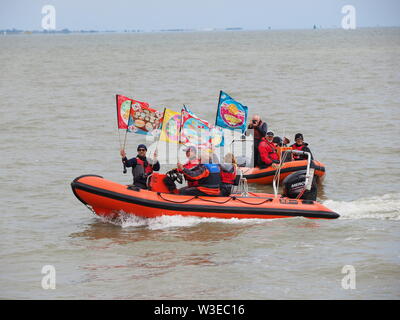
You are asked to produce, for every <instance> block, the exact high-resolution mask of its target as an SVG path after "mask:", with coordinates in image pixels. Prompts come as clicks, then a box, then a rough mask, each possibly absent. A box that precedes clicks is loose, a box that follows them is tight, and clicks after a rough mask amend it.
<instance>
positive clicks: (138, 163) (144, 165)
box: [120, 144, 160, 189]
mask: <svg viewBox="0 0 400 320" xmlns="http://www.w3.org/2000/svg"><path fill="white" fill-rule="evenodd" d="M137 151H138V154H137V156H136V157H134V158H132V159H129V160H128V158H127V157H126V153H125V150H123V149H122V150H121V151H120V154H121V157H122V162H123V164H124V165H125V166H126V167H127V168H130V167H132V175H133V185H134V186H136V187H138V188H140V189H147V178H148V176H149V175H151V174H152V173H153V171H159V170H160V163H159V162H158V160H157V151H155V152H154V158H153V159H147V158H146V153H147V147H146V146H145V145H144V144H139V145H138V147H137Z"/></svg>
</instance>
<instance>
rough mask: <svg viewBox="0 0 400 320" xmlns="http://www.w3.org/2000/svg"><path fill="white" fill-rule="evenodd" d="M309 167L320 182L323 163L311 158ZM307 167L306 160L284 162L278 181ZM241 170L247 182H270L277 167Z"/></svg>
mask: <svg viewBox="0 0 400 320" xmlns="http://www.w3.org/2000/svg"><path fill="white" fill-rule="evenodd" d="M311 168H314V175H315V176H317V177H318V179H319V182H322V181H323V179H324V177H325V165H324V164H323V163H321V162H319V161H316V160H312V161H311ZM306 169H307V160H298V161H290V162H284V163H283V165H282V168H281V172H280V177H279V181H282V180H283V179H285V178H286V177H287V176H288V175H290V174H291V173H293V172H296V171H299V170H306ZM240 170H241V171H242V172H243V176H244V178H246V179H247V182H248V183H258V184H272V181H273V180H274V176H275V173H276V171H277V169H274V168H273V167H271V166H270V167H268V168H265V169H260V168H258V167H255V168H246V167H244V168H240Z"/></svg>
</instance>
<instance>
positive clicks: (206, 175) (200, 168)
mask: <svg viewBox="0 0 400 320" xmlns="http://www.w3.org/2000/svg"><path fill="white" fill-rule="evenodd" d="M210 160H211V159H210V153H208V152H207V151H203V152H202V154H201V158H200V163H199V164H198V165H196V166H194V167H192V168H191V169H188V168H184V167H183V165H182V164H181V163H178V164H177V168H178V171H179V172H181V173H183V175H184V177H185V178H186V180H189V181H190V180H191V181H193V182H196V183H197V185H195V186H192V187H189V186H187V187H183V188H181V189H179V194H182V195H194V196H220V194H221V190H220V184H221V176H220V168H219V165H218V164H216V163H210V162H211V161H210Z"/></svg>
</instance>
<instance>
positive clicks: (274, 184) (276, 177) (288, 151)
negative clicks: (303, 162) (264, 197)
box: [272, 150, 312, 198]
mask: <svg viewBox="0 0 400 320" xmlns="http://www.w3.org/2000/svg"><path fill="white" fill-rule="evenodd" d="M285 153H294V154H297V155H306V156H307V169H306V181H305V182H304V186H305V188H306V189H307V190H310V188H311V184H309V180H310V178H311V176H312V175H311V174H310V166H311V153H310V152H306V151H301V150H286V151H285ZM281 165H282V159H281V162H280V163H279V166H280V167H281ZM277 173H278V174H277V175H275V177H274V180H273V181H272V185H273V188H274V195H275V198H277V197H278V186H277V184H276V181H278V182H279V180H280V179H279V176H280V168H279V171H278V172H277Z"/></svg>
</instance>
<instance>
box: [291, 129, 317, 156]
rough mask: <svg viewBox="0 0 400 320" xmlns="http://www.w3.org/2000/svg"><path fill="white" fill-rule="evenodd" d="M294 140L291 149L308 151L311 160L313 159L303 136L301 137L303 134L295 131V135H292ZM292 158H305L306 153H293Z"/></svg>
mask: <svg viewBox="0 0 400 320" xmlns="http://www.w3.org/2000/svg"><path fill="white" fill-rule="evenodd" d="M294 141H296V143H294V144H292V145H291V147H292V149H293V150H300V151H305V152H309V153H310V154H311V160H313V159H314V158H313V155H312V153H311V150H310V148H309V147H308V143H305V142H304V138H303V135H302V134H301V133H296V135H295V136H294ZM293 160H307V156H306V155H298V154H293Z"/></svg>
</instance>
